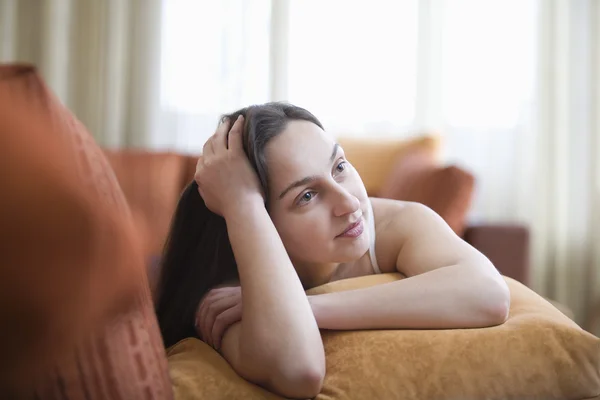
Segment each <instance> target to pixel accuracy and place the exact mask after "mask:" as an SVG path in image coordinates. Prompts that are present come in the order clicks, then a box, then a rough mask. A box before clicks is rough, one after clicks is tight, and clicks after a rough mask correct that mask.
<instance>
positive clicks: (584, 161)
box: [0, 0, 600, 334]
mask: <svg viewBox="0 0 600 400" xmlns="http://www.w3.org/2000/svg"><path fill="white" fill-rule="evenodd" d="M0 61H1V62H15V61H18V62H28V63H34V64H35V65H37V66H38V68H39V69H40V71H41V72H42V74H43V76H44V77H45V79H46V81H47V82H48V84H49V85H50V86H51V88H52V89H53V91H54V92H55V93H56V94H57V96H58V97H59V98H60V99H61V100H62V101H63V102H64V103H65V104H66V105H67V107H69V108H70V109H71V110H73V111H74V112H75V114H76V115H77V116H78V117H79V118H80V119H81V120H82V122H83V123H84V124H85V125H86V126H87V127H88V128H89V129H90V131H91V132H92V133H93V134H94V136H95V138H96V139H97V141H98V142H99V143H100V144H101V145H103V146H105V147H107V148H126V147H136V148H145V149H148V150H175V151H179V152H184V153H198V152H199V151H200V149H201V148H202V145H203V143H204V141H205V140H206V139H207V138H208V137H209V136H210V135H211V134H212V132H213V130H214V128H215V126H216V123H217V119H218V116H219V115H220V114H222V113H225V112H230V111H232V110H234V109H236V108H239V107H243V106H246V105H248V104H251V103H260V102H265V101H270V100H287V101H290V102H293V103H295V104H297V105H300V106H303V107H305V108H307V109H309V110H311V111H312V112H313V113H315V114H316V115H317V116H318V117H319V118H320V119H321V120H322V122H323V123H324V125H325V127H326V129H328V130H329V131H330V132H332V133H334V134H335V135H337V136H368V137H371V138H373V140H378V139H379V138H384V137H392V136H393V137H409V136H411V137H412V136H415V135H421V134H425V133H431V132H436V133H438V134H439V135H441V136H442V138H443V140H444V153H443V157H444V159H445V160H446V161H447V162H454V163H458V164H461V165H463V166H464V167H465V168H468V169H469V170H470V171H472V172H473V173H474V174H475V175H476V177H477V195H476V198H475V202H474V204H473V207H472V210H471V212H470V215H469V218H470V221H471V222H474V223H476V222H478V221H485V222H500V223H502V222H506V223H514V222H517V223H522V224H526V225H527V226H528V227H529V228H530V230H531V233H532V250H531V263H532V264H531V267H532V277H531V278H532V281H533V283H532V285H533V289H534V290H536V291H537V292H538V293H540V294H542V295H544V296H547V297H550V298H553V299H555V300H557V301H559V302H561V303H563V304H566V305H568V306H569V307H570V308H571V309H572V310H573V312H574V313H575V315H576V320H577V322H579V323H580V324H583V323H585V321H589V320H590V318H591V317H592V315H593V314H594V312H598V311H595V310H597V309H598V308H600V304H599V303H600V161H599V160H598V158H599V155H600V2H598V1H596V0H504V1H502V0H402V1H400V0H369V1H366V0H364V1H350V0H320V1H319V0H303V1H300V0H219V1H217V0H90V1H83V0H0ZM596 333H597V334H598V331H597V330H596Z"/></svg>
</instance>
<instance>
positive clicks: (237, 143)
mask: <svg viewBox="0 0 600 400" xmlns="http://www.w3.org/2000/svg"><path fill="white" fill-rule="evenodd" d="M243 130H244V117H243V116H242V115H240V116H239V117H238V119H236V120H235V122H234V124H233V126H232V127H231V130H230V131H229V137H228V139H227V140H228V143H229V146H228V147H229V149H231V150H233V151H237V152H239V151H243V149H244V146H243V142H242V140H243V139H242V132H243Z"/></svg>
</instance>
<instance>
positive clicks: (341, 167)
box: [335, 161, 346, 172]
mask: <svg viewBox="0 0 600 400" xmlns="http://www.w3.org/2000/svg"><path fill="white" fill-rule="evenodd" d="M345 169H346V161H342V162H341V163H339V164H338V165H337V167H335V170H336V171H337V172H343V171H344V170H345Z"/></svg>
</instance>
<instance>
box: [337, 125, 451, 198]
mask: <svg viewBox="0 0 600 400" xmlns="http://www.w3.org/2000/svg"><path fill="white" fill-rule="evenodd" d="M338 143H339V144H340V145H341V146H342V148H343V149H344V153H345V155H346V159H347V160H348V161H350V163H351V164H352V165H353V166H354V168H356V170H357V171H358V173H359V175H360V177H361V178H362V180H363V183H364V184H365V188H366V189H367V193H368V194H369V196H374V197H381V193H380V192H381V190H382V188H383V185H384V184H385V182H386V180H387V178H388V176H389V174H390V172H391V171H392V168H393V167H394V164H395V163H397V162H398V160H401V159H403V157H405V156H407V155H410V154H412V153H414V152H422V153H424V154H427V155H428V156H429V157H430V158H431V159H435V158H437V157H438V151H439V147H440V139H439V138H438V137H436V136H418V137H414V138H401V139H395V138H393V139H389V138H387V139H376V138H369V137H366V138H352V137H341V138H339V139H338Z"/></svg>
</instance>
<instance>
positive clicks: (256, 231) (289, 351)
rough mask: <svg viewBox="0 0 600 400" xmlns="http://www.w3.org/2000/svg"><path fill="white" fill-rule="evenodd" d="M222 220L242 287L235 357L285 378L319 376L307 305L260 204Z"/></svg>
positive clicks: (317, 343) (319, 351)
mask: <svg viewBox="0 0 600 400" xmlns="http://www.w3.org/2000/svg"><path fill="white" fill-rule="evenodd" d="M225 219H226V221H227V230H228V234H229V239H230V242H231V246H232V249H233V252H234V255H235V259H236V262H237V264H238V270H239V276H240V284H241V287H242V304H243V309H242V321H241V324H240V325H241V326H240V335H239V338H240V339H239V340H240V343H239V345H240V348H239V350H240V356H241V357H245V358H247V359H251V360H252V361H253V363H254V364H255V366H256V367H257V368H259V367H260V365H259V364H260V363H259V362H257V361H261V360H262V361H263V362H264V363H265V365H266V368H279V369H282V371H281V372H282V374H284V375H290V376H291V375H295V374H296V373H297V374H300V375H304V376H305V375H306V374H309V375H310V374H312V373H313V372H314V373H315V374H316V375H322V374H324V371H325V355H324V350H323V343H322V341H321V336H320V333H319V329H318V326H317V324H316V321H315V318H314V315H313V313H312V309H311V307H310V303H309V302H308V299H307V297H306V294H305V293H304V289H303V287H302V284H301V283H300V280H299V278H298V276H297V274H296V272H295V270H294V267H293V265H292V263H291V261H290V259H289V256H288V255H287V252H286V250H285V248H284V246H283V244H282V242H281V239H280V237H279V235H278V233H277V230H276V229H275V227H274V225H273V223H272V221H271V218H270V217H269V215H268V213H267V211H266V209H265V207H264V205H263V204H262V199H261V200H260V201H256V202H254V203H251V204H245V206H244V208H243V209H240V210H239V211H238V212H234V213H230V214H229V215H226V218H225ZM297 368H299V369H300V370H299V371H295V369H297ZM306 369H309V371H306ZM313 369H314V371H312V370H313ZM321 373H322V374H321Z"/></svg>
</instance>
